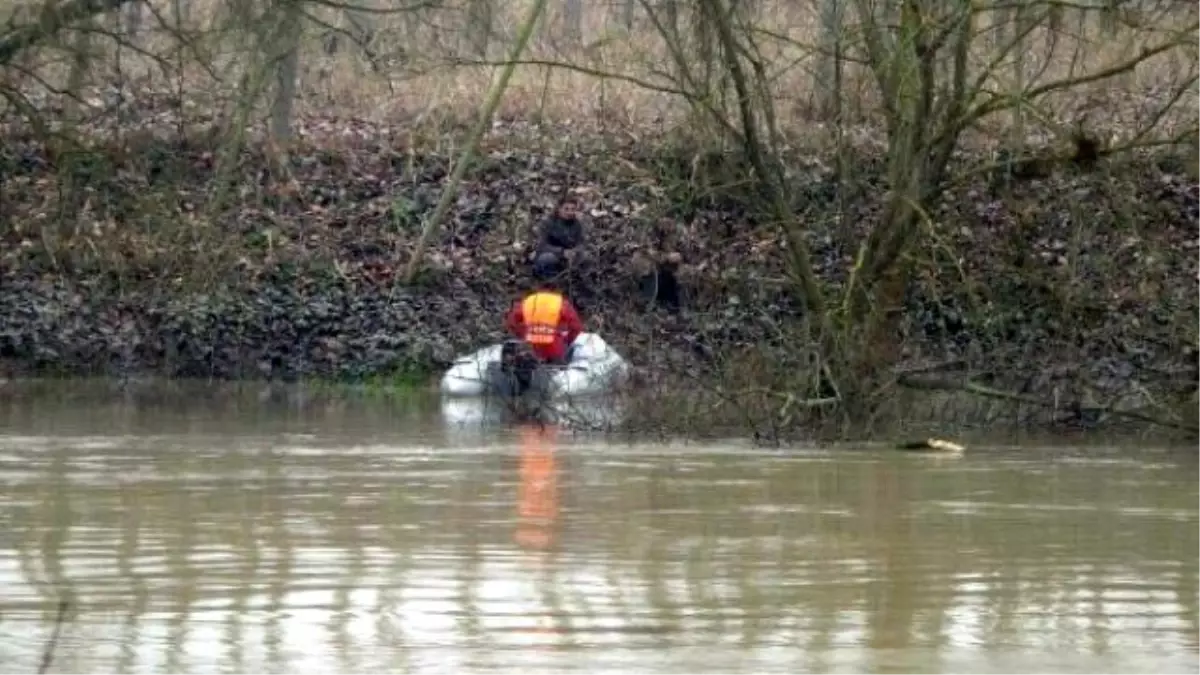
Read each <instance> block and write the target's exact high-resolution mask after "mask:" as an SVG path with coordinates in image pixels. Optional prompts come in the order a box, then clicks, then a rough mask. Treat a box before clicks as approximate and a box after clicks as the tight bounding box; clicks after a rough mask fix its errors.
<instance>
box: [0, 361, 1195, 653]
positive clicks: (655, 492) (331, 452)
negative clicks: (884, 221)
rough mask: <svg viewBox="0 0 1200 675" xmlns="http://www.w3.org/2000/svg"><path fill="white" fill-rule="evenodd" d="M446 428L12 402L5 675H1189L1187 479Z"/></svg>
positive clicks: (304, 405) (2, 444)
mask: <svg viewBox="0 0 1200 675" xmlns="http://www.w3.org/2000/svg"><path fill="white" fill-rule="evenodd" d="M93 389H94V387H93ZM89 391H90V393H88V392H89ZM442 412H443V411H442V410H441V408H440V405H439V403H438V401H436V400H428V399H412V400H395V399H374V398H369V397H366V398H350V399H342V400H338V399H325V400H321V401H317V400H314V399H310V398H306V397H304V396H301V395H294V394H291V393H288V392H280V391H278V390H274V391H271V392H263V391H260V392H257V393H255V392H249V393H247V392H244V391H243V392H241V393H237V394H228V393H225V394H220V395H208V394H203V393H188V392H186V391H180V390H179V389H178V388H176V389H172V390H171V391H169V392H165V393H158V394H156V393H153V392H149V393H147V392H146V391H143V392H142V393H141V394H138V395H133V394H130V393H129V392H117V391H116V390H115V389H114V388H113V387H111V386H108V387H107V388H106V386H105V385H100V386H99V391H93V390H88V389H87V388H86V387H81V386H79V385H68V384H63V385H55V386H51V387H43V388H41V389H39V390H38V391H36V392H28V391H26V392H21V393H19V394H14V393H13V392H12V391H11V387H10V390H9V391H8V393H7V394H6V395H4V396H0V481H2V485H3V489H2V490H0V519H2V520H0V526H2V528H0V589H2V590H0V671H2V672H14V673H17V672H33V671H35V670H36V669H37V667H38V665H39V663H40V661H41V659H42V656H43V652H44V647H45V644H46V642H47V640H48V636H49V635H50V634H51V633H52V631H53V624H54V621H53V619H54V615H55V606H56V603H57V602H58V601H59V600H60V599H62V598H66V599H68V600H69V602H70V610H69V611H68V614H67V619H66V621H65V622H63V625H62V627H61V634H60V637H59V639H58V642H57V644H56V646H55V648H54V650H53V661H52V665H51V668H50V669H51V671H55V672H105V673H109V672H117V673H126V672H140V673H149V672H180V673H210V672H269V673H273V672H280V673H283V672H286V673H327V672H434V671H437V672H442V671H448V672H520V673H541V672H545V673H550V672H553V673H564V672H618V671H621V672H624V671H632V672H644V673H685V672H756V673H762V672H778V673H797V672H894V671H901V672H955V673H962V672H1080V673H1083V672H1089V673H1094V672H1116V671H1120V672H1135V671H1136V672H1147V673H1149V672H1154V673H1165V672H1192V673H1194V672H1196V671H1197V669H1198V668H1200V658H1198V647H1197V631H1198V630H1200V626H1198V621H1200V620H1198V610H1197V607H1198V597H1197V592H1198V591H1197V585H1196V578H1197V566H1198V560H1197V546H1198V539H1197V485H1198V481H1197V466H1196V460H1195V452H1194V451H1192V452H1190V453H1189V452H1186V451H1184V452H1181V451H1179V450H1170V449H1165V448H1156V447H1106V446H1103V445H1098V444H1090V445H1073V446H1048V445H1044V444H1043V445H1026V446H1016V445H1001V444H996V445H991V446H989V445H976V446H973V447H972V448H970V450H969V451H968V453H967V454H966V455H964V456H963V457H961V458H933V457H919V456H912V455H909V454H905V453H899V452H894V451H889V450H887V449H884V448H871V447H847V448H830V447H826V448H821V447H797V448H785V449H780V450H771V451H765V450H756V449H754V448H751V447H749V446H746V445H743V444H736V443H734V444H729V445H712V444H709V445H688V444H678V445H673V444H628V443H621V444H607V443H604V442H601V441H599V440H597V439H588V438H580V437H577V436H574V435H572V434H569V433H566V432H565V431H563V430H554V429H541V430H538V429H533V428H503V429H498V428H490V427H484V426H481V425H479V424H470V423H465V424H460V425H455V424H453V423H452V422H451V421H449V420H447V419H446V418H445V417H444V416H443V415H442ZM451 412H453V413H454V414H455V415H457V416H459V417H462V415H464V414H465V413H464V411H463V410H462V409H459V410H456V411H451ZM467 412H470V411H467Z"/></svg>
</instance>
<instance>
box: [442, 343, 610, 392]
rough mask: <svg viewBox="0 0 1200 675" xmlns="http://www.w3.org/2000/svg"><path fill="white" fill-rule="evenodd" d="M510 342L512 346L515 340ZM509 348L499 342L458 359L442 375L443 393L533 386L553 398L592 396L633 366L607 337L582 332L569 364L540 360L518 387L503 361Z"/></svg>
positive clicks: (520, 390) (496, 390) (608, 388)
mask: <svg viewBox="0 0 1200 675" xmlns="http://www.w3.org/2000/svg"><path fill="white" fill-rule="evenodd" d="M508 345H509V346H510V348H511V345H512V343H508ZM505 348H506V344H504V343H502V344H495V345H491V346H488V347H484V348H483V349H480V350H478V351H476V352H473V353H471V354H467V355H466V356H462V357H459V358H458V359H456V360H455V361H454V365H452V366H451V367H450V369H449V370H447V371H446V373H445V374H444V375H442V382H441V391H442V394H443V395H445V396H488V395H493V396H512V395H514V394H516V395H520V394H522V393H524V390H525V389H533V390H535V391H536V392H537V393H538V394H539V395H542V396H545V397H549V398H557V397H575V396H592V395H595V394H603V393H605V392H607V391H610V390H611V389H612V388H613V387H614V385H616V384H617V383H618V382H620V380H621V378H622V377H623V376H624V375H625V374H626V373H627V372H628V370H629V366H628V364H627V363H626V362H625V359H624V358H622V357H621V355H620V354H618V353H617V351H616V350H614V349H613V348H612V347H610V346H609V345H608V343H607V342H605V341H604V339H603V338H601V337H600V336H599V335H596V334H595V333H582V334H580V335H579V337H578V338H576V339H575V342H574V343H573V344H572V345H571V350H570V356H569V357H568V360H567V364H566V365H562V366H558V365H553V366H551V365H544V364H539V365H538V367H537V368H536V371H535V372H534V373H533V374H532V375H533V378H532V381H531V382H525V383H524V384H523V386H521V387H516V386H515V385H514V379H513V375H512V373H511V372H510V370H509V369H508V368H505V367H503V364H502V360H503V358H504V352H505ZM518 389H519V390H518Z"/></svg>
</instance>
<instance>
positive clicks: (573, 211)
mask: <svg viewBox="0 0 1200 675" xmlns="http://www.w3.org/2000/svg"><path fill="white" fill-rule="evenodd" d="M580 206H581V205H580V203H579V198H578V197H576V196H574V195H570V194H568V195H566V196H564V197H563V198H562V199H560V200H559V202H558V206H556V207H555V208H554V215H555V216H557V217H558V218H560V219H562V220H575V219H577V218H578V217H579V207H580Z"/></svg>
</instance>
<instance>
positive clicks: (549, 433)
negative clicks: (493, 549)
mask: <svg viewBox="0 0 1200 675" xmlns="http://www.w3.org/2000/svg"><path fill="white" fill-rule="evenodd" d="M520 437H521V446H520V448H521V476H520V483H519V484H518V486H517V532H516V535H515V538H516V541H517V544H519V545H521V546H525V547H528V548H534V549H540V550H546V549H549V548H550V547H551V546H553V544H554V541H555V530H556V525H557V524H558V508H559V507H558V467H557V466H556V464H555V456H554V453H555V449H556V446H557V441H558V429H557V428H556V427H554V426H550V425H526V426H523V427H521V429H520Z"/></svg>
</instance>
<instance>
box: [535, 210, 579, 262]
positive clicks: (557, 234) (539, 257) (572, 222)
mask: <svg viewBox="0 0 1200 675" xmlns="http://www.w3.org/2000/svg"><path fill="white" fill-rule="evenodd" d="M579 207H580V204H579V200H578V199H577V198H575V197H573V196H571V195H567V196H566V197H563V199H562V200H561V201H559V203H558V206H557V207H555V209H554V213H553V214H552V215H551V216H550V217H549V218H547V219H546V221H545V222H544V223H543V224H542V231H541V235H540V238H539V241H538V245H537V248H536V249H535V251H534V255H533V261H534V266H535V267H536V268H537V269H535V270H534V271H535V273H537V274H538V275H539V276H541V277H543V278H545V277H550V276H557V275H558V274H560V273H562V272H564V271H566V270H567V269H568V268H569V267H570V264H571V263H573V262H574V261H575V259H576V258H577V257H579V253H580V250H581V248H582V246H583V241H584V236H583V223H581V222H580V221H579Z"/></svg>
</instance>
